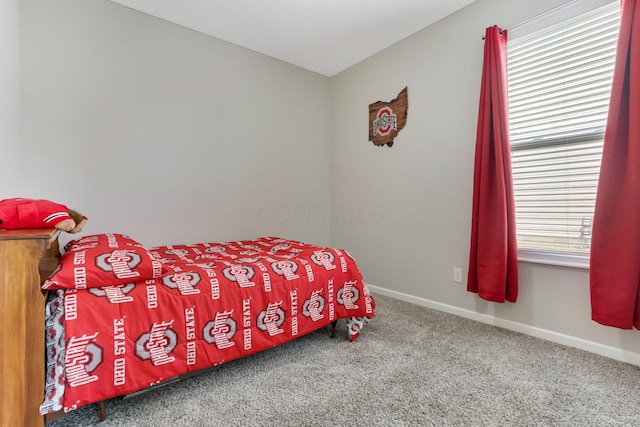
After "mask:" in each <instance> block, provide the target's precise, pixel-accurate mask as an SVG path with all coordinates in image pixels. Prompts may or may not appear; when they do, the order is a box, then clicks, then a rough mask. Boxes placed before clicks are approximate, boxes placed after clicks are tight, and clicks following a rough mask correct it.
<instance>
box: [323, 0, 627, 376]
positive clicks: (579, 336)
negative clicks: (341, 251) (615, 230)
mask: <svg viewBox="0 0 640 427" xmlns="http://www.w3.org/2000/svg"><path fill="white" fill-rule="evenodd" d="M563 3H565V1H564V0H539V1H536V2H514V1H510V0H478V1H477V2H475V3H473V4H472V5H470V6H468V7H467V8H465V9H463V10H461V11H459V12H458V13H455V14H453V15H450V16H449V17H447V18H446V19H444V20H442V21H440V22H438V23H436V24H434V25H432V26H430V27H428V28H426V29H425V30H423V31H421V32H419V33H416V34H415V35H413V36H411V37H409V38H407V39H405V40H403V41H402V42H400V43H398V44H396V45H394V46H392V47H390V48H388V49H386V50H385V51H383V52H381V53H380V54H377V55H375V56H373V57H371V58H369V59H367V60H365V61H363V62H361V63H359V64H358V65H356V66H354V67H352V68H350V69H349V70H346V71H344V72H342V73H340V74H339V75H337V76H334V77H333V78H332V80H331V113H332V122H333V127H332V149H331V203H332V209H333V210H334V211H336V212H343V213H344V212H359V213H360V216H359V217H357V216H353V215H352V216H351V217H349V216H348V215H344V214H343V215H342V217H336V218H335V220H334V221H333V222H332V228H331V237H332V244H333V245H335V246H339V247H346V248H349V250H350V251H351V253H352V254H353V255H354V256H355V257H356V259H357V260H358V261H359V264H360V267H361V270H362V271H363V274H364V275H365V278H366V279H367V280H368V281H369V282H370V283H372V284H373V285H375V286H377V287H380V288H384V289H386V290H387V291H388V292H389V293H391V294H393V295H395V296H400V297H403V298H407V299H410V300H414V301H417V302H420V303H423V304H425V305H430V306H433V307H437V308H439V309H443V310H447V311H450V312H454V313H456V314H460V315H464V316H468V317H471V318H475V319H479V320H482V321H486V322H489V323H493V324H498V325H501V326H506V327H510V328H512V329H516V330H520V331H523V332H527V333H531V334H534V335H538V336H542V337H545V338H549V339H554V340H556V341H560V342H566V343H570V344H572V345H579V346H582V347H584V348H589V349H591V350H594V351H597V352H600V353H603V354H608V355H612V356H614V357H619V358H623V359H633V360H634V362H635V363H639V364H640V355H639V353H640V335H638V334H637V332H630V331H620V330H617V329H613V328H608V327H603V326H600V325H598V324H596V323H594V322H592V321H591V320H590V303H589V284H588V271H587V270H579V269H572V268H563V267H552V266H544V265H534V264H528V263H520V296H519V298H518V302H517V303H516V304H509V303H507V304H502V305H500V304H495V303H488V302H485V301H483V300H481V299H479V298H478V297H477V296H476V295H475V294H471V293H468V292H466V273H467V270H468V256H469V233H470V228H471V195H472V185H473V158H474V149H475V132H476V123H477V114H478V99H479V93H480V89H479V88H480V75H481V70H482V51H483V42H482V39H481V37H482V35H483V34H484V30H485V28H486V27H488V26H491V25H493V24H497V25H500V26H502V27H506V28H509V27H511V26H513V25H515V24H517V23H520V22H522V21H525V20H527V19H529V18H532V17H534V16H536V15H538V14H540V13H542V12H544V11H547V10H549V9H552V8H554V7H557V6H559V5H561V4H563ZM404 86H408V87H409V114H408V120H407V125H406V127H405V129H404V130H403V131H402V132H401V133H400V135H399V136H398V138H397V139H396V143H395V145H394V146H393V147H392V148H388V147H374V146H373V144H372V143H371V142H368V141H367V122H368V109H367V107H368V105H369V104H370V103H372V102H375V101H377V100H391V99H392V98H394V97H395V96H396V95H397V94H398V92H399V91H400V90H401V89H402V88H403V87H404ZM454 267H462V268H463V271H464V273H463V276H464V282H465V283H462V284H460V283H453V281H452V270H453V268H454Z"/></svg>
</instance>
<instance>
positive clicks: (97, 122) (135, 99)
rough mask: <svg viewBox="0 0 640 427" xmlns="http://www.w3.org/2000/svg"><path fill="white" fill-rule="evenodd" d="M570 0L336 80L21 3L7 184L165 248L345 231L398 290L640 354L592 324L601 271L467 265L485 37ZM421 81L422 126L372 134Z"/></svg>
mask: <svg viewBox="0 0 640 427" xmlns="http://www.w3.org/2000/svg"><path fill="white" fill-rule="evenodd" d="M564 2H565V1H564V0H539V1H537V2H513V1H509V0H478V1H477V2H476V3H474V4H473V5H471V6H469V7H467V8H466V9H463V10H462V11H460V12H458V13H456V14H454V15H451V16H450V17H448V18H446V19H444V20H442V21H440V22H438V23H436V24H435V25H433V26H431V27H429V28H427V29H425V30H423V31H421V32H419V33H417V34H415V35H414V36H412V37H409V38H407V39H405V40H403V41H402V42H400V43H398V44H396V45H394V46H393V47H391V48H389V49H387V50H385V51H383V52H382V53H380V54H378V55H375V56H374V57H372V58H369V59H368V60H366V61H364V62H362V63H360V64H358V65H356V66H354V67H352V68H351V69H349V70H347V71H345V72H343V73H341V74H339V75H337V76H335V77H333V78H332V79H328V78H326V77H323V76H320V75H317V74H314V73H310V72H308V71H304V70H301V69H298V68H296V67H293V66H290V65H287V64H284V63H282V62H279V61H276V60H273V59H269V58H266V57H264V56H261V55H258V54H255V53H253V52H250V51H247V50H245V49H242V48H238V47H236V46H232V45H230V44H227V43H224V42H222V41H219V40H216V39H213V38H210V37H206V36H204V35H201V34H198V33H195V32H192V31H189V30H186V29H184V28H180V27H178V26H175V25H173V24H169V23H166V22H164V21H161V20H158V19H155V18H152V17H149V16H146V15H143V14H140V13H137V12H134V11H131V10H129V9H126V8H124V7H122V6H119V5H116V4H113V3H111V2H109V1H106V0H58V1H55V2H44V1H36V0H23V1H22V2H21V3H20V5H21V13H20V21H19V22H20V29H19V34H18V13H17V7H18V1H17V0H13V1H10V2H9V3H4V4H3V5H9V9H7V10H8V11H9V13H7V14H5V13H4V10H2V12H3V13H1V14H0V35H1V36H2V37H0V39H3V38H4V37H5V35H6V37H7V40H12V41H13V42H10V43H9V48H3V49H0V59H1V61H0V93H1V94H2V95H4V94H5V93H8V94H9V96H8V97H6V98H5V97H4V96H2V97H1V98H0V137H1V138H0V140H2V141H3V145H2V149H3V150H8V152H9V153H11V154H10V155H9V156H4V157H2V160H0V166H2V169H1V170H2V172H0V174H2V175H0V178H1V177H3V176H4V177H6V176H7V175H6V174H7V172H5V171H7V170H9V171H10V170H11V169H14V172H16V171H17V170H19V169H21V168H23V169H24V170H25V172H26V174H28V176H29V179H27V180H25V181H23V182H24V183H25V186H24V189H18V187H17V184H15V185H14V184H13V182H12V181H6V180H4V181H2V182H12V185H11V188H10V190H11V192H15V194H16V195H18V193H19V194H20V195H23V196H26V197H44V198H51V199H54V200H58V201H61V202H64V203H67V204H68V205H70V206H72V207H75V208H77V209H79V210H81V211H83V212H84V213H86V214H87V215H89V216H90V221H89V225H88V227H87V232H90V233H94V232H102V231H118V232H125V233H129V234H131V235H132V236H134V237H136V238H138V239H139V240H141V241H142V242H143V243H145V244H148V245H151V244H159V243H171V242H187V241H202V240H235V239H240V238H245V237H255V236H258V235H282V236H285V237H291V238H297V239H301V240H307V241H314V242H317V243H321V244H329V243H330V244H332V245H333V246H338V247H343V248H347V249H348V250H349V251H350V252H351V253H352V254H353V255H354V256H355V257H356V259H357V260H358V262H359V265H360V267H361V269H362V271H363V273H364V275H365V278H366V279H367V280H368V281H369V282H370V283H372V284H373V285H375V286H377V287H378V288H377V289H379V290H381V291H384V292H387V293H390V294H392V295H394V296H397V297H401V298H405V299H409V300H412V301H415V302H418V303H422V304H425V305H429V306H432V307H435V308H438V309H442V310H446V311H450V312H453V313H456V314H460V315H464V316H467V317H470V318H475V319H477V320H480V321H485V322H488V323H493V324H497V325H500V326H505V327H509V328H511V329H515V330H519V331H522V332H526V333H530V334H533V335H536V336H541V337H543V338H548V339H553V340H556V341H559V342H564V343H567V344H570V345H576V346H580V347H582V348H588V349H589V350H592V351H596V352H600V353H602V354H606V355H609V356H612V357H616V358H619V359H623V360H630V361H632V362H633V363H636V364H640V358H639V356H638V355H639V354H640V338H639V337H638V334H637V332H632V331H620V330H617V329H613V328H607V327H603V326H600V325H598V324H596V323H594V322H592V321H591V320H590V312H589V292H588V271H586V270H578V269H571V268H563V267H553V266H543V265H534V264H528V263H521V264H520V297H519V300H518V302H517V303H516V304H503V305H499V304H493V303H487V302H484V301H483V300H480V299H478V298H477V296H475V295H474V294H470V293H468V292H466V290H465V289H466V287H465V286H466V285H465V284H464V283H463V284H456V283H453V282H452V280H451V279H452V268H453V267H462V268H463V269H464V272H465V274H464V275H465V277H466V270H467V265H468V251H469V231H470V223H471V218H470V212H471V191H472V173H473V172H472V166H473V155H474V144H475V125H476V118H477V108H478V95H479V83H480V71H481V66H482V64H481V63H482V47H483V45H482V40H481V36H482V35H483V33H484V29H485V27H487V26H489V25H492V24H498V25H501V26H504V27H507V28H508V27H510V26H512V25H514V24H517V23H519V22H522V21H524V20H526V19H528V18H530V17H533V16H535V15H537V14H539V13H541V12H544V11H546V10H548V9H551V8H553V7H555V6H558V5H560V4H562V3H564ZM4 24H7V25H4ZM18 38H20V40H21V41H20V45H19V46H20V53H21V67H22V68H21V73H20V74H19V75H18V74H17V73H18V70H19V68H17V67H16V65H15V58H17V57H18V42H17V40H18ZM8 63H12V64H13V65H8ZM18 84H19V85H20V87H21V88H22V92H21V95H20V96H18V95H16V93H15V90H16V89H15V88H16V87H17V86H18ZM405 85H407V86H408V87H409V118H408V123H407V126H406V128H405V129H404V130H403V131H402V133H401V134H400V136H399V137H398V139H397V141H396V144H395V145H394V147H393V148H388V147H374V146H373V145H372V144H371V143H370V142H368V141H367V134H368V131H367V120H368V117H367V107H368V104H370V103H372V102H374V101H377V100H385V99H391V98H393V97H395V96H396V95H397V93H398V92H399V91H400V90H401V89H402V88H403V87H404V86H405ZM20 102H21V103H22V114H21V121H20V123H21V126H20V128H18V127H16V125H15V123H16V120H15V118H16V117H19V116H20V114H19V112H20V110H19V105H20ZM327 123H330V124H331V126H328V125H327ZM20 131H21V132H22V144H21V145H18V142H16V141H19V135H20ZM7 141H13V142H8V143H7ZM329 141H331V142H330V143H329ZM19 151H21V152H22V155H23V157H20V152H19ZM7 165H8V167H9V169H5V166H7ZM16 165H19V166H21V168H18V167H17V166H16ZM12 176H13V175H12ZM4 192H5V190H4V188H3V193H4ZM189 210H191V212H190V213H185V212H188V211H189ZM329 234H330V237H331V239H329ZM65 237H67V236H65Z"/></svg>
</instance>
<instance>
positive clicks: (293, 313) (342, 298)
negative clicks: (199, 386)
mask: <svg viewBox="0 0 640 427" xmlns="http://www.w3.org/2000/svg"><path fill="white" fill-rule="evenodd" d="M42 288H43V289H45V290H47V291H48V299H47V303H46V348H47V356H46V365H47V369H46V387H45V398H44V402H43V403H42V405H41V406H40V413H41V414H42V415H45V414H52V413H61V411H63V412H69V411H72V410H74V409H77V408H80V407H82V406H84V405H88V404H91V403H99V402H104V401H105V400H107V399H110V398H113V397H116V396H121V395H128V394H131V393H135V392H138V391H140V390H144V389H147V388H149V387H152V386H154V385H157V384H162V383H165V382H167V381H171V380H174V379H176V378H180V377H183V376H187V375H189V374H191V373H193V372H196V371H201V370H204V369H207V368H211V367H213V366H216V365H220V364H222V363H225V362H229V361H232V360H234V359H238V358H241V357H244V356H248V355H250V354H253V353H257V352H260V351H264V350H267V349H269V348H272V347H275V346H278V345H281V344H283V343H286V342H288V341H291V340H294V339H296V338H298V337H300V336H302V335H305V334H307V333H310V332H313V331H316V330H318V329H320V328H323V327H326V326H328V325H331V324H333V326H334V328H335V322H337V320H339V319H345V321H346V323H347V326H348V328H347V330H348V336H349V339H350V340H351V341H353V340H355V339H356V338H358V336H359V334H360V332H361V330H362V329H363V328H364V327H365V325H366V324H367V323H368V321H369V320H370V319H371V318H373V317H374V316H375V313H374V311H375V301H374V299H373V297H372V296H371V294H370V292H369V290H368V288H367V285H366V283H365V281H364V279H363V277H362V275H361V273H360V271H359V269H358V267H357V265H356V262H355V261H354V259H353V258H352V257H351V256H350V255H349V253H347V252H346V251H345V250H340V249H334V248H326V247H321V246H316V245H312V244H309V243H303V242H299V241H294V240H288V239H283V238H278V237H261V238H258V239H253V240H243V241H235V242H226V243H197V244H188V245H169V246H160V247H154V248H146V247H145V246H143V245H142V244H140V243H139V242H138V241H136V240H134V239H133V238H132V237H130V236H126V235H122V234H113V233H112V234H96V235H90V236H85V237H82V238H79V239H75V240H72V241H71V242H69V243H68V244H67V245H66V246H65V252H64V254H63V255H62V256H61V258H60V262H59V264H58V266H57V267H56V269H55V270H54V271H53V273H52V274H51V275H50V276H49V277H48V279H47V280H45V281H44V283H43V284H42Z"/></svg>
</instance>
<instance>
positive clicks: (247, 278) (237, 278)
mask: <svg viewBox="0 0 640 427" xmlns="http://www.w3.org/2000/svg"><path fill="white" fill-rule="evenodd" d="M222 273H223V274H224V277H226V278H227V279H229V280H231V281H232V282H237V283H238V286H240V287H241V288H248V287H250V286H255V285H256V284H255V283H254V282H252V281H251V279H253V276H255V274H256V272H255V271H254V269H253V267H251V266H249V265H238V264H231V265H229V267H227V268H225V269H224V270H223V271H222Z"/></svg>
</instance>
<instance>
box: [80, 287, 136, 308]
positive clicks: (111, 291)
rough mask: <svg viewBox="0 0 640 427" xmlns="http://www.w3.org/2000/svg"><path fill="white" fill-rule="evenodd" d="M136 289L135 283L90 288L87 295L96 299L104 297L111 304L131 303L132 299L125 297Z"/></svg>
mask: <svg viewBox="0 0 640 427" xmlns="http://www.w3.org/2000/svg"><path fill="white" fill-rule="evenodd" d="M135 287H136V285H135V283H128V284H126V285H114V286H105V287H102V288H90V289H89V293H90V294H92V295H95V296H97V297H106V298H107V301H109V302H110V303H111V304H122V303H125V302H133V297H132V296H130V295H127V294H128V293H129V292H131V291H132V290H133V289H134V288H135Z"/></svg>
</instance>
